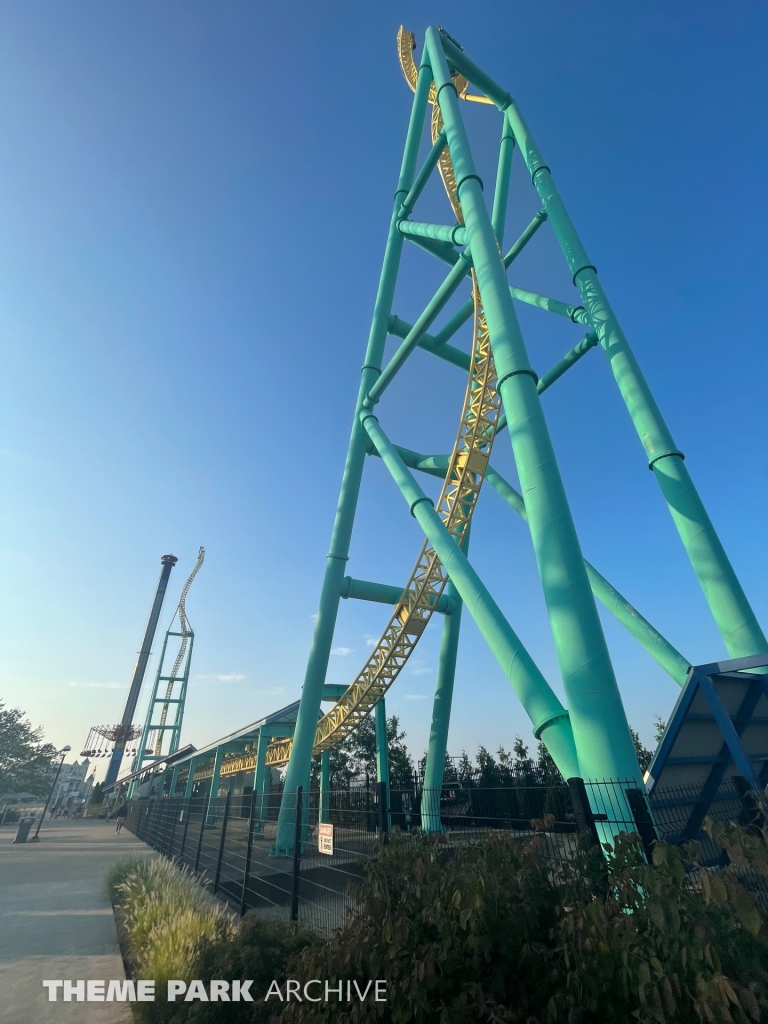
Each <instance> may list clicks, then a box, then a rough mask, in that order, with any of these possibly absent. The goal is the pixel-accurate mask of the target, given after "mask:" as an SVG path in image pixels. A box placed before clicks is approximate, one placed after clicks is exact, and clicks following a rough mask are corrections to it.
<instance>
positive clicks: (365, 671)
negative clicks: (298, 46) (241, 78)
mask: <svg viewBox="0 0 768 1024" xmlns="http://www.w3.org/2000/svg"><path fill="white" fill-rule="evenodd" d="M397 43H398V52H399V56H400V66H401V68H402V71H403V75H404V77H405V80H406V81H407V83H408V85H409V86H410V87H411V89H412V90H414V89H415V88H416V79H417V77H418V69H417V67H416V65H415V63H414V60H413V50H414V47H415V45H416V43H415V39H414V37H413V35H412V33H410V32H406V31H405V30H404V29H403V28H402V27H401V28H400V31H399V32H398V36H397ZM454 84H455V86H456V92H457V93H458V95H459V96H460V97H461V98H462V99H468V98H470V97H468V96H467V94H466V90H467V81H466V79H464V78H462V77H461V76H459V75H456V76H454ZM429 99H430V103H431V104H432V121H431V130H432V141H433V142H434V141H435V140H436V139H437V136H438V134H439V133H440V131H441V129H442V126H443V122H442V117H441V114H440V108H439V107H438V105H437V98H436V93H435V88H434V85H433V86H432V89H431V91H430V97H429ZM438 168H439V171H440V176H441V178H442V180H443V184H444V186H445V190H446V192H447V194H448V199H449V200H450V203H451V206H452V207H453V211H454V214H455V215H456V219H457V221H458V223H459V224H463V222H464V218H463V215H462V211H461V205H460V203H459V199H458V195H457V193H456V178H455V175H454V172H453V164H452V163H451V157H450V154H449V152H448V149H447V148H446V149H444V150H443V153H442V155H441V157H440V161H439V164H438ZM472 295H473V299H474V303H475V316H474V332H473V344H472V354H471V357H470V359H471V361H470V373H469V379H468V381H467V390H466V394H465V396H464V406H463V410H462V416H461V422H460V424H459V430H458V434H457V437H456V443H455V444H454V446H453V452H452V454H451V459H450V463H449V468H448V472H447V474H446V477H445V483H444V484H443V488H442V490H441V492H440V498H439V501H438V503H437V505H436V510H437V512H438V514H439V515H440V518H441V519H442V520H443V522H444V523H445V525H446V527H447V528H448V530H449V531H450V532H451V533H452V534H453V536H454V537H455V539H456V540H457V541H458V542H459V543H462V541H463V540H464V538H465V537H466V536H467V531H468V529H469V524H470V522H471V519H472V514H473V512H474V509H475V505H476V503H477V497H478V495H479V493H480V488H481V486H482V483H483V479H484V477H485V472H486V468H487V466H488V459H489V458H490V454H491V447H492V445H493V438H494V434H495V432H496V422H497V420H498V418H499V414H500V406H501V397H500V395H499V394H498V392H497V390H496V368H495V366H494V362H493V356H492V354H491V344H490V338H489V336H488V328H487V326H486V322H485V316H484V314H483V308H482V303H481V300H480V293H479V290H478V287H477V281H476V280H475V275H474V271H473V273H472ZM447 582H448V576H447V573H446V572H445V569H444V567H443V565H442V563H441V562H440V559H439V558H438V557H437V555H436V553H435V552H434V550H433V549H432V546H431V545H430V544H429V542H428V541H426V542H425V543H424V546H423V547H422V549H421V552H420V554H419V557H418V559H417V562H416V566H415V568H414V570H413V572H412V573H411V576H410V579H409V580H408V583H407V584H406V586H405V588H404V590H403V596H402V597H401V599H400V602H399V604H398V605H397V607H396V608H395V610H394V613H393V615H392V617H391V619H390V620H389V622H388V624H387V627H386V629H385V630H384V632H383V634H382V636H381V639H380V640H379V641H378V643H377V644H376V647H375V648H374V649H373V651H372V653H371V655H370V657H369V658H368V660H367V661H366V663H365V665H364V666H363V668H362V669H361V670H360V672H359V673H358V675H357V678H356V679H355V680H354V682H353V683H352V684H351V686H350V687H349V688H348V689H347V691H346V692H345V693H344V695H343V696H342V697H340V698H339V700H338V701H337V702H336V703H335V704H334V706H333V707H332V708H331V709H330V711H328V713H327V714H325V715H324V716H323V717H322V718H321V719H320V721H319V722H318V725H317V732H316V733H315V743H314V747H313V750H312V753H313V754H320V753H322V752H323V751H324V750H328V749H329V748H330V747H333V746H335V745H336V744H337V743H341V742H342V741H343V740H344V739H346V737H347V736H348V735H349V734H350V733H351V732H353V731H354V730H355V729H356V728H357V726H358V725H360V723H361V722H362V721H363V719H364V718H365V717H366V716H367V715H368V714H370V712H371V711H372V709H373V708H374V707H375V705H376V704H377V703H378V701H379V700H381V698H382V697H383V696H384V694H385V693H386V692H387V690H388V689H389V687H390V686H391V685H392V683H394V681H395V679H396V678H397V676H398V675H399V674H400V672H401V670H402V668H403V667H404V665H405V663H406V662H407V660H408V658H409V657H410V655H411V654H412V653H413V651H414V649H415V647H416V645H417V643H418V642H419V639H420V637H421V634H422V633H423V632H424V629H425V628H426V626H427V623H428V622H429V620H430V618H431V617H432V613H433V612H434V609H435V605H436V604H437V601H438V599H439V597H440V595H441V594H442V592H443V589H444V587H445V585H446V583H447ZM292 742H293V741H292V740H291V739H284V740H282V739H281V740H275V741H273V742H272V743H271V744H270V745H269V747H268V748H267V764H268V765H270V766H272V767H278V766H280V765H284V764H286V763H287V761H288V758H289V757H290V753H291V745H292Z"/></svg>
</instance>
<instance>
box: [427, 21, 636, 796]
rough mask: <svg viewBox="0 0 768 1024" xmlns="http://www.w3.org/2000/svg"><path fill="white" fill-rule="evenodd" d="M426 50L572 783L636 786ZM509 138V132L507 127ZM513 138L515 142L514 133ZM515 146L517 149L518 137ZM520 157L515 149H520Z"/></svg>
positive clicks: (575, 545)
mask: <svg viewBox="0 0 768 1024" xmlns="http://www.w3.org/2000/svg"><path fill="white" fill-rule="evenodd" d="M427 47H428V52H429V55H430V61H431V64H432V73H433V75H434V79H435V85H436V88H437V97H438V102H439V104H440V109H441V112H442V115H443V121H444V125H445V132H446V136H447V138H448V149H449V151H450V154H451V159H452V161H453V167H454V174H455V176H456V183H457V191H458V195H459V199H460V201H461V205H462V210H463V212H464V221H465V224H466V228H467V237H468V240H469V247H470V250H471V252H472V259H473V264H474V268H475V274H476V276H477V281H478V284H479V288H480V294H481V296H482V300H483V308H484V310H485V315H486V319H487V322H488V329H489V333H490V337H491V345H492V348H493V354H494V359H495V362H496V370H497V373H498V376H499V390H500V391H501V396H502V400H503V402H504V409H505V411H506V415H507V420H508V423H509V432H510V439H511V441H512V450H513V453H514V456H515V463H516V465H517V471H518V475H519V477H520V482H521V484H522V486H523V491H524V493H525V494H527V495H529V500H528V501H527V503H526V507H527V510H528V518H529V525H530V528H531V537H532V540H533V546H534V552H535V554H536V561H537V563H538V567H539V575H540V577H541V581H542V587H543V590H544V598H545V601H546V604H547V612H548V615H549V620H550V624H551V627H552V636H553V639H554V642H555V649H556V652H557V657H558V662H559V664H560V671H561V674H562V678H563V686H564V688H565V693H566V698H567V701H568V710H569V714H570V719H571V726H572V728H573V738H574V741H575V744H576V750H577V751H578V758H579V768H580V771H579V773H578V774H579V775H581V777H582V778H584V779H585V780H589V779H606V778H612V779H634V780H637V782H638V784H641V783H642V775H641V772H640V767H639V765H638V763H637V755H636V754H635V748H634V745H633V743H632V737H631V735H630V732H629V725H628V723H627V718H626V714H625V712H624V706H623V704H622V701H621V696H620V694H619V688H618V686H617V683H616V678H615V675H614V672H613V667H612V665H611V660H610V657H609V654H608V648H607V645H606V643H605V638H604V636H603V631H602V626H601V624H600V618H599V616H598V614H597V608H596V607H595V601H594V597H593V595H592V591H591V589H590V586H589V580H588V578H587V573H586V569H585V567H584V559H583V557H582V554H581V550H580V547H579V542H578V538H577V536H576V530H575V528H574V525H573V520H572V518H571V513H570V509H569V506H568V500H567V498H566V495H565V490H564V488H563V483H562V479H561V477H560V472H559V469H558V467H557V462H556V460H555V455H554V451H553V449H552V443H551V440H550V437H549V431H548V429H547V426H546V423H545V420H544V416H543V412H542V409H541V402H540V399H539V395H538V393H537V391H536V383H537V382H536V377H535V374H534V373H533V370H532V369H531V367H530V362H529V359H528V354H527V352H526V349H525V343H524V341H523V337H522V334H521V332H520V328H519V324H518V322H517V315H516V313H515V310H514V305H513V303H512V297H511V296H510V294H509V285H508V284H507V280H506V274H505V270H504V264H503V261H502V260H501V258H500V255H499V248H498V244H497V242H496V237H495V235H494V233H493V228H492V226H491V222H490V218H489V217H488V212H487V210H486V208H485V204H484V202H483V195H482V183H481V181H480V179H479V178H478V175H477V172H476V170H475V166H474V163H473V161H472V157H471V153H470V149H469V143H468V140H467V137H466V133H465V130H464V124H463V121H462V118H461V114H460V112H459V101H458V97H457V95H456V89H455V87H454V85H453V82H452V80H451V76H450V73H449V71H448V66H447V64H446V60H445V54H444V53H443V49H442V45H441V43H440V37H439V35H438V32H437V30H436V29H434V28H429V29H428V30H427ZM512 128H513V131H514V124H512ZM515 135H516V137H517V133H515ZM517 140H518V144H519V145H521V143H520V139H519V137H517ZM521 148H522V146H521Z"/></svg>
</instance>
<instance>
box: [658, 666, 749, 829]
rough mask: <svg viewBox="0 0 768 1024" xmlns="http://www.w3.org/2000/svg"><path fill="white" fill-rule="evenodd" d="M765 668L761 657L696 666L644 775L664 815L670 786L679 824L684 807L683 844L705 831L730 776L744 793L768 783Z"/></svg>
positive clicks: (723, 795) (724, 792)
mask: <svg viewBox="0 0 768 1024" xmlns="http://www.w3.org/2000/svg"><path fill="white" fill-rule="evenodd" d="M766 667H768V654H759V655H755V656H753V657H750V658H736V659H735V660H732V661H721V662H715V663H714V664H710V665H697V666H694V667H693V668H691V669H690V671H689V673H688V679H687V681H686V683H685V686H684V687H683V690H682V692H681V693H680V696H679V698H678V701H677V704H676V705H675V709H674V711H673V712H672V715H671V717H670V719H669V722H668V723H667V727H666V729H665V731H664V735H663V736H662V738H661V741H660V743H659V747H658V750H657V751H656V754H655V755H654V758H653V760H652V761H651V764H650V767H649V769H648V773H647V775H646V785H647V788H648V792H649V794H650V795H651V796H652V798H653V806H654V808H655V809H657V808H658V809H659V812H661V813H663V808H664V796H665V791H667V790H668V791H670V793H672V792H674V796H670V797H669V798H668V799H669V800H673V801H674V805H675V819H676V821H678V822H679V821H680V816H681V808H683V807H684V808H685V814H684V817H685V824H684V826H683V828H682V830H681V831H680V833H679V835H678V836H677V841H678V842H686V841H687V840H689V839H695V838H696V837H697V836H698V835H699V833H700V830H701V826H702V823H703V821H704V818H705V817H706V816H707V815H708V814H709V813H710V812H711V810H712V807H713V805H714V804H715V803H717V801H718V800H723V799H727V798H728V797H727V790H728V786H727V783H728V782H729V781H730V782H732V783H733V785H735V786H736V789H737V790H738V791H739V792H740V793H742V794H744V793H748V792H754V791H757V790H761V789H763V788H764V787H765V786H766V784H768V675H765V674H763V673H764V670H765V668H766ZM755 670H763V671H755ZM724 784H726V785H724ZM657 813H658V812H657Z"/></svg>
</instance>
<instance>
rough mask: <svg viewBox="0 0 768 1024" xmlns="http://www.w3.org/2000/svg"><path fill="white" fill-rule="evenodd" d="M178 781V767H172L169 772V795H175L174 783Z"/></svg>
mask: <svg viewBox="0 0 768 1024" xmlns="http://www.w3.org/2000/svg"><path fill="white" fill-rule="evenodd" d="M178 781H179V769H178V768H174V769H173V771H172V772H171V792H170V795H171V796H176V784H177V783H178Z"/></svg>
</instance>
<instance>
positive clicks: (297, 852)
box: [291, 786, 304, 921]
mask: <svg viewBox="0 0 768 1024" xmlns="http://www.w3.org/2000/svg"><path fill="white" fill-rule="evenodd" d="M303 794H304V787H303V786H298V787H297V789H296V822H295V825H294V829H293V884H292V886H291V920H292V921H298V920H299V867H300V861H301V825H302V821H301V819H302V817H303V807H302V803H303V801H302V796H303Z"/></svg>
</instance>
